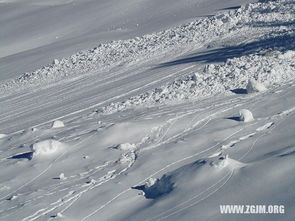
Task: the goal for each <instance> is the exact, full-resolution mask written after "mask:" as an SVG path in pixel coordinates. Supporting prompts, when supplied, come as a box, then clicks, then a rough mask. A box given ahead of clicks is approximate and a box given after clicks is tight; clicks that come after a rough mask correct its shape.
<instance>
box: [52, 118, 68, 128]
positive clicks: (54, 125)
mask: <svg viewBox="0 0 295 221" xmlns="http://www.w3.org/2000/svg"><path fill="white" fill-rule="evenodd" d="M64 126H65V125H64V122H62V121H61V120H55V121H53V122H52V126H51V128H61V127H64Z"/></svg>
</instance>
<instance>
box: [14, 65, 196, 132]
mask: <svg viewBox="0 0 295 221" xmlns="http://www.w3.org/2000/svg"><path fill="white" fill-rule="evenodd" d="M194 67H195V65H191V66H189V67H186V68H183V69H181V70H178V71H175V72H174V71H173V68H172V70H170V69H169V70H167V72H166V71H165V72H161V73H162V74H163V73H164V74H163V75H164V76H163V77H161V78H158V79H156V80H152V81H151V82H149V83H147V84H144V85H139V86H137V87H135V88H133V89H131V90H128V92H126V93H121V94H119V95H115V96H111V97H110V98H107V99H103V101H101V102H98V103H97V102H96V100H97V93H96V92H95V93H94V94H93V95H92V96H90V98H89V97H87V98H84V99H83V104H85V105H84V106H87V107H86V108H78V110H76V111H71V109H72V107H67V108H65V107H59V108H57V109H58V110H56V111H51V112H50V113H48V114H47V115H43V116H42V118H46V119H50V120H47V121H45V122H42V123H38V124H35V125H34V126H31V127H39V126H42V125H44V124H47V123H50V122H52V121H53V120H60V119H63V118H66V117H69V116H72V115H76V114H79V113H82V112H85V111H88V110H91V109H94V108H96V107H99V106H101V105H104V104H107V103H109V102H112V101H116V100H118V99H120V98H123V97H128V96H130V95H131V94H133V93H135V92H138V91H141V90H147V89H148V88H151V87H153V86H154V85H155V84H158V83H160V82H162V81H163V80H167V79H169V78H171V77H176V76H177V75H179V74H180V73H182V72H184V71H188V70H190V69H193V68H194ZM170 72H172V73H170ZM167 73H170V74H167ZM111 83H114V82H111ZM118 83H119V82H118ZM120 87H126V86H124V85H123V84H121V86H119V87H118V88H116V90H118V89H119V88H120ZM128 87H130V86H128ZM86 88H87V87H86ZM48 104H50V102H48ZM86 104H87V105H86ZM39 110H40V109H39V108H38V109H36V110H34V111H35V112H36V111H38V112H39ZM61 110H62V111H63V112H68V114H64V115H62V116H60V115H59V114H58V113H59V112H60V111H61ZM31 111H32V110H30V111H28V112H31ZM16 115H18V116H19V115H21V113H16ZM49 116H59V117H49ZM10 117H11V116H10ZM22 130H23V129H21V130H17V131H14V132H11V133H10V134H9V135H13V134H17V133H20V132H21V131H22Z"/></svg>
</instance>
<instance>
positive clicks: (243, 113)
mask: <svg viewBox="0 0 295 221" xmlns="http://www.w3.org/2000/svg"><path fill="white" fill-rule="evenodd" d="M240 121H243V122H251V121H254V117H253V114H252V113H251V111H249V110H247V109H242V110H240Z"/></svg>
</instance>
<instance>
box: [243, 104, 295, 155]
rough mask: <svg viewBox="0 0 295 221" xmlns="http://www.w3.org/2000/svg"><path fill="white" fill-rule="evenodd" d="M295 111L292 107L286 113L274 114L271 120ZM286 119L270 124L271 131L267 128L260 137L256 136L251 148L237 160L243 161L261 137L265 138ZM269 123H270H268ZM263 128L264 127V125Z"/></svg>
mask: <svg viewBox="0 0 295 221" xmlns="http://www.w3.org/2000/svg"><path fill="white" fill-rule="evenodd" d="M294 111H295V107H293V108H291V109H288V110H286V111H283V112H281V113H280V114H276V115H274V116H272V117H271V118H273V117H278V116H283V115H285V112H287V115H288V114H289V113H292V112H294ZM292 114H293V113H292ZM286 119H287V118H285V119H283V120H282V121H280V122H279V123H277V124H272V125H271V126H273V127H271V126H270V127H271V129H270V130H267V129H269V128H266V133H262V134H261V135H260V136H258V137H257V138H256V139H255V140H254V142H253V143H252V145H251V147H250V148H249V149H248V151H247V152H246V153H244V154H243V155H242V156H241V157H240V158H239V159H238V160H239V161H241V160H243V159H244V158H245V157H246V156H247V155H248V154H249V153H250V152H251V151H252V150H253V149H254V146H255V145H256V143H257V142H258V141H259V140H260V139H261V138H262V137H264V136H266V135H267V134H268V133H267V132H269V133H271V132H272V131H273V130H274V129H275V128H277V127H278V126H279V125H280V124H281V123H283V122H284V121H285V120H286ZM269 123H270V122H269ZM269 123H267V124H269ZM264 126H265V125H264ZM262 131H263V130H262Z"/></svg>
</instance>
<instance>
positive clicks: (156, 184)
mask: <svg viewBox="0 0 295 221" xmlns="http://www.w3.org/2000/svg"><path fill="white" fill-rule="evenodd" d="M173 186H174V183H173V182H172V181H171V176H167V175H163V176H162V177H161V179H154V178H150V179H148V180H147V182H146V183H145V184H144V185H142V186H136V187H133V188H134V189H138V190H142V191H143V193H144V196H145V198H147V199H156V198H158V197H160V196H162V195H165V194H168V193H170V192H171V191H172V190H173Z"/></svg>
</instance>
